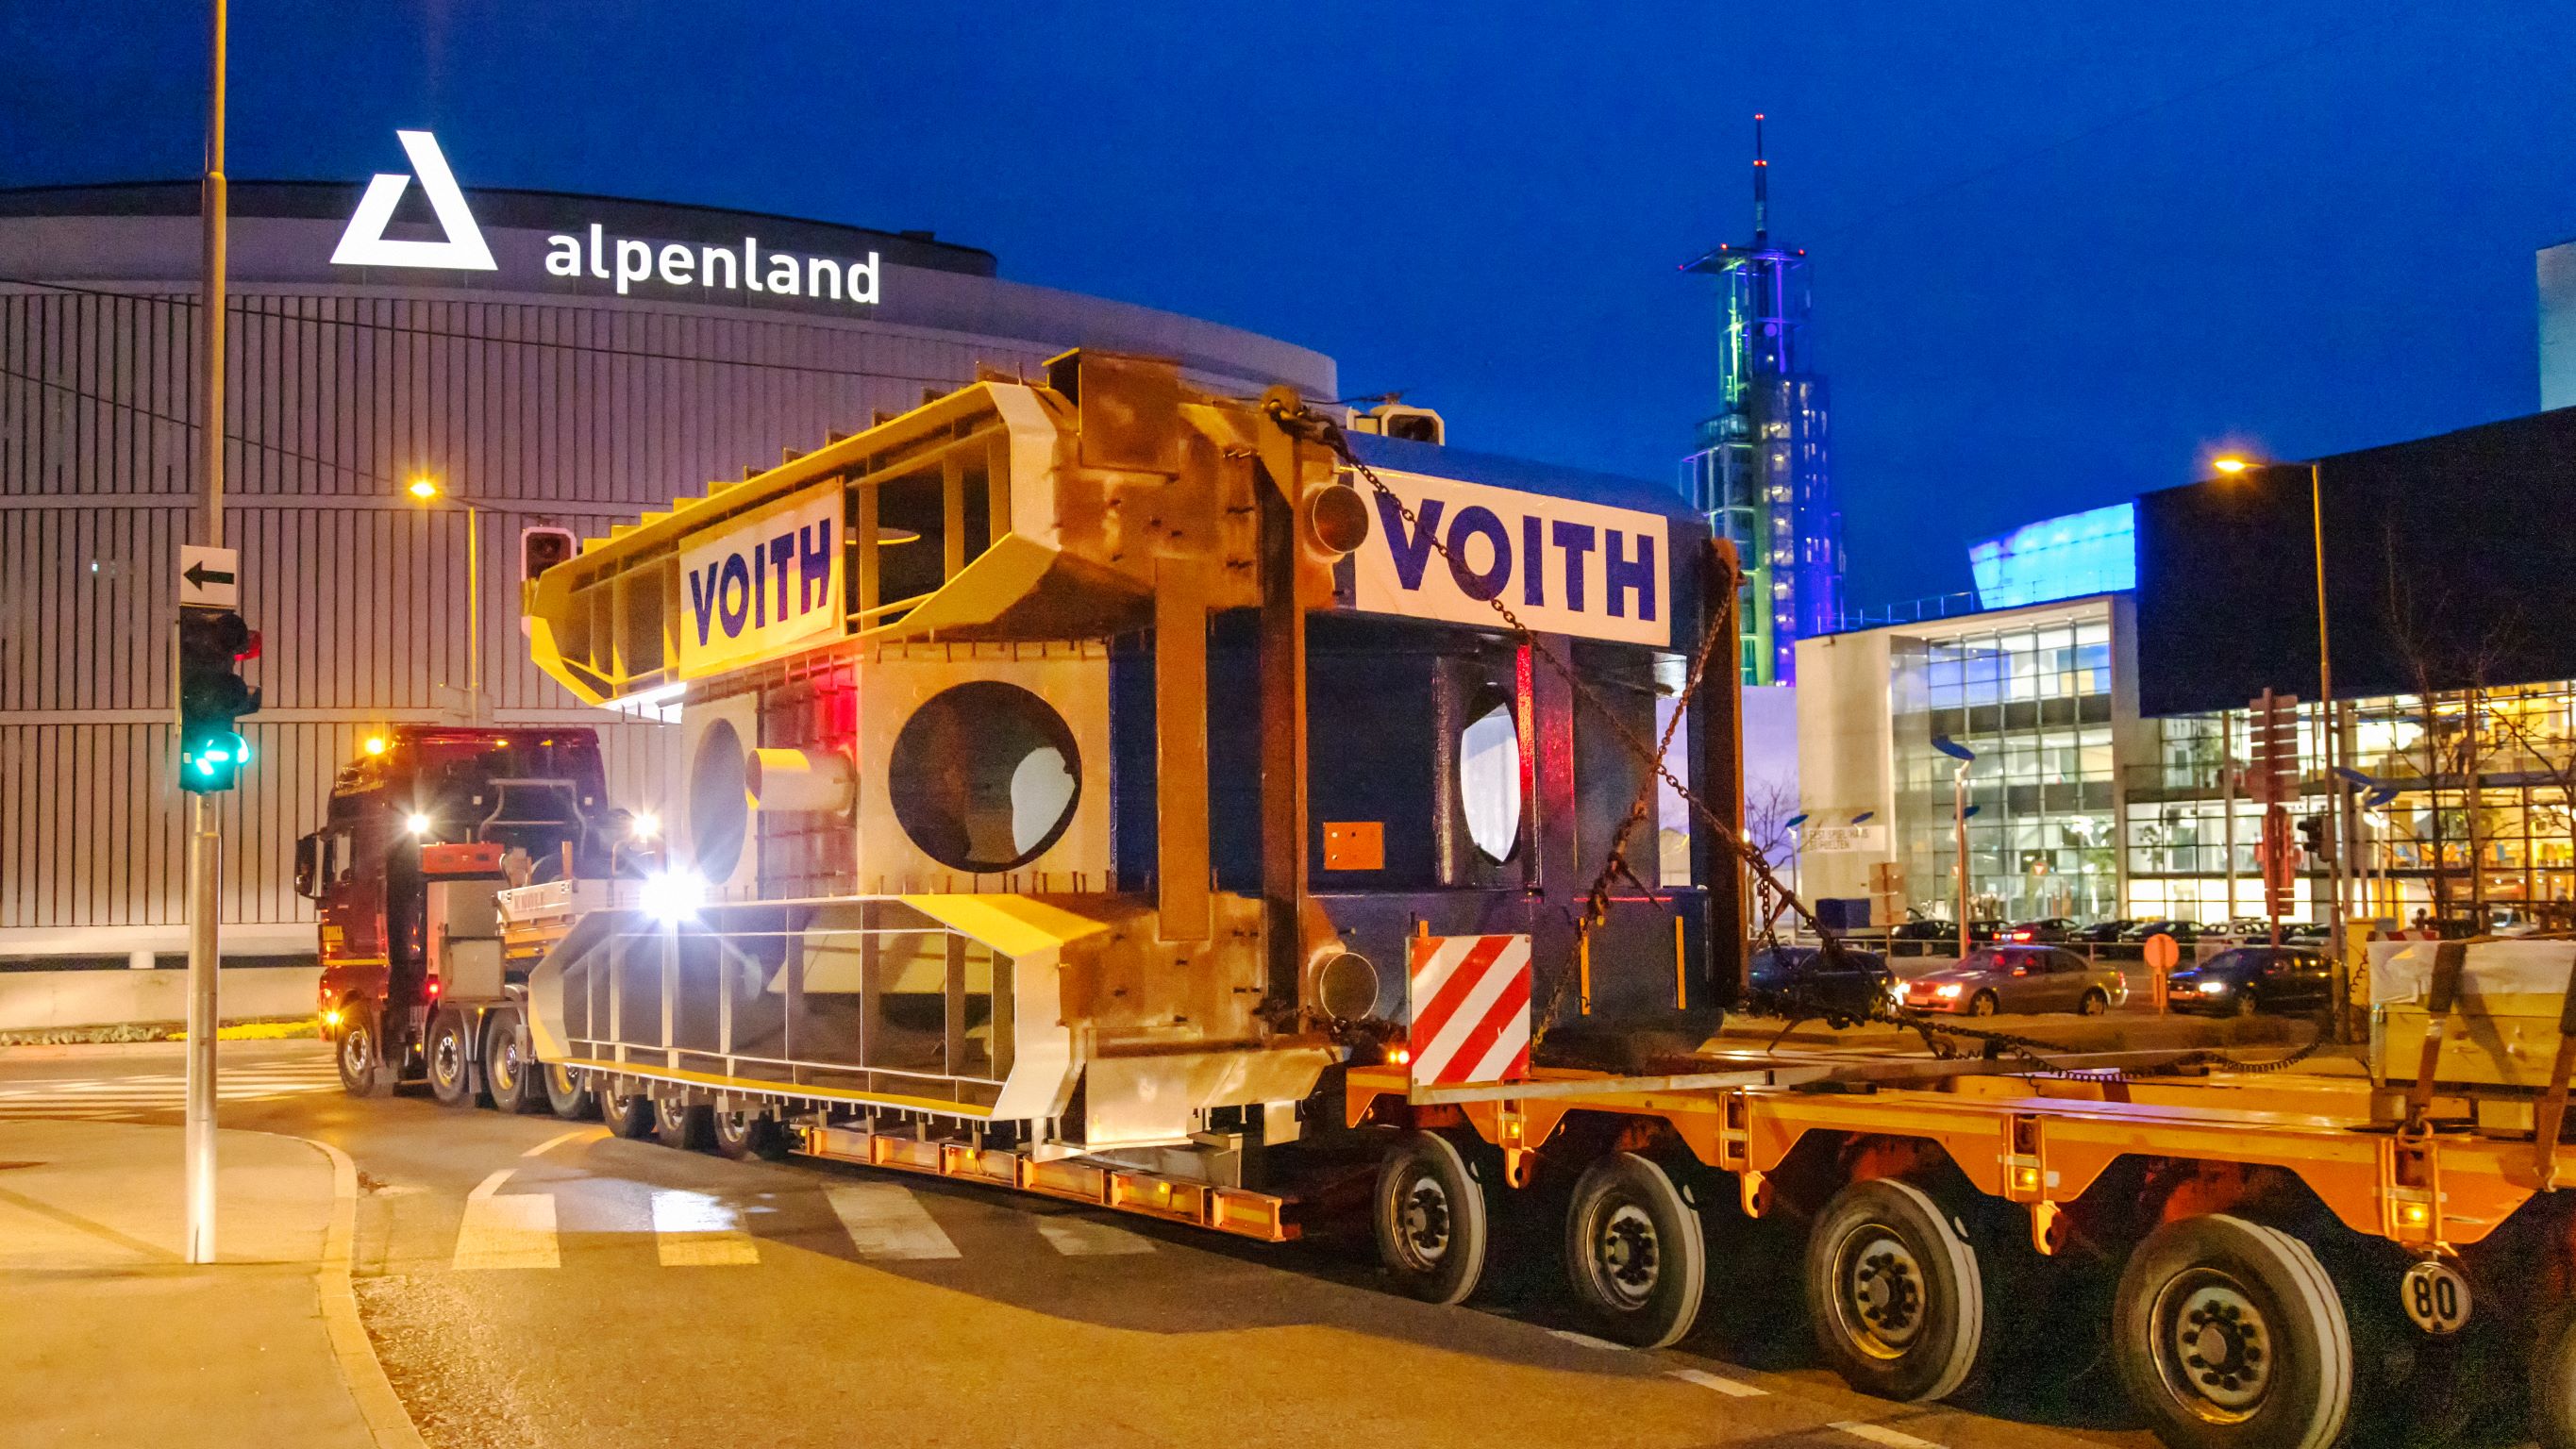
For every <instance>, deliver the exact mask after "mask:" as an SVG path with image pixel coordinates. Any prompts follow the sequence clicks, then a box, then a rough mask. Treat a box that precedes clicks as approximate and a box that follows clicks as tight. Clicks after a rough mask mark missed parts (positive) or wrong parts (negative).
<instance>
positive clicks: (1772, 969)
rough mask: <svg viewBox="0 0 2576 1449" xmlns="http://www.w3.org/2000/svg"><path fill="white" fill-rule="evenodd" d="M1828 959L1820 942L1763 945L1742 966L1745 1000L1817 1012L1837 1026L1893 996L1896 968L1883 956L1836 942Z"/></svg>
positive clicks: (1767, 1007)
mask: <svg viewBox="0 0 2576 1449" xmlns="http://www.w3.org/2000/svg"><path fill="white" fill-rule="evenodd" d="M1834 956H1835V957H1838V958H1839V959H1840V964H1839V965H1837V964H1835V962H1834V961H1832V960H1829V959H1828V958H1827V957H1826V955H1825V951H1824V948H1823V947H1820V946H1765V947H1763V948H1762V949H1761V950H1759V951H1756V952H1754V953H1753V960H1752V962H1751V963H1750V964H1749V967H1748V969H1747V971H1746V973H1745V974H1746V985H1747V987H1748V988H1749V991H1748V993H1747V1001H1746V1004H1747V1005H1748V1006H1751V1007H1752V1008H1753V1009H1754V1010H1755V1011H1760V1012H1770V1013H1775V1014H1779V1015H1783V1016H1821V1017H1823V1018H1825V1020H1826V1021H1827V1022H1829V1023H1832V1024H1835V1025H1842V1024H1846V1023H1849V1022H1853V1021H1858V1020H1861V1019H1862V1018H1864V1017H1866V1016H1868V1015H1869V1014H1870V1013H1872V1012H1874V1011H1876V1010H1877V1009H1878V1008H1879V1007H1881V1006H1884V1005H1886V1004H1887V1003H1889V1002H1891V1001H1893V1000H1894V999H1895V991H1896V973H1895V972H1893V971H1891V970H1889V969H1888V967H1887V958H1885V957H1883V956H1881V955H1879V954H1878V953H1877V952H1876V951H1864V950H1862V949H1861V948H1859V947H1858V946H1840V947H1838V948H1837V949H1836V950H1835V952H1834Z"/></svg>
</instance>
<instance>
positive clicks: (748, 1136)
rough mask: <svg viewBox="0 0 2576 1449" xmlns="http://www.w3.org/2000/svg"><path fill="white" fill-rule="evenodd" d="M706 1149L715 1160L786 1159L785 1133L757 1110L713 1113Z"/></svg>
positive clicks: (774, 1122) (767, 1115)
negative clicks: (728, 1158)
mask: <svg viewBox="0 0 2576 1449" xmlns="http://www.w3.org/2000/svg"><path fill="white" fill-rule="evenodd" d="M707 1136H708V1145H709V1146H711V1147H713V1148H714V1149H715V1150H716V1153H717V1155H718V1156H721V1157H730V1158H732V1159H734V1160H735V1161H736V1162H740V1161H741V1160H743V1159H744V1158H747V1157H782V1156H785V1155H786V1153H785V1148H784V1144H783V1140H782V1139H783V1138H784V1136H785V1133H784V1132H782V1131H781V1130H780V1128H779V1125H778V1122H777V1120H776V1119H775V1118H773V1117H771V1116H770V1115H769V1114H768V1113H767V1112H764V1111H761V1110H760V1109H759V1108H756V1107H751V1108H742V1109H739V1110H726V1109H722V1108H719V1109H717V1110H716V1111H715V1112H713V1113H712V1114H711V1115H710V1117H709V1119H708V1125H707Z"/></svg>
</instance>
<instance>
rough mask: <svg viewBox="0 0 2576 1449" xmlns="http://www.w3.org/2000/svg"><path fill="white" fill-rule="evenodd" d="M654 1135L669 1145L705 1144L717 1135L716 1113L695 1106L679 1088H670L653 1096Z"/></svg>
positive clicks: (664, 1144)
mask: <svg viewBox="0 0 2576 1449" xmlns="http://www.w3.org/2000/svg"><path fill="white" fill-rule="evenodd" d="M653 1135H654V1136H655V1137H657V1138H659V1139H661V1143H662V1145H663V1146H665V1147H679V1148H699V1147H704V1146H706V1145H707V1141H708V1139H709V1138H711V1137H713V1136H714V1135H715V1113H714V1112H713V1111H712V1110H710V1109H708V1108H706V1107H697V1106H691V1105H690V1103H689V1099H688V1098H687V1097H685V1096H682V1095H681V1094H680V1093H679V1092H678V1091H676V1090H674V1091H668V1092H666V1093H664V1094H662V1095H659V1096H656V1097H655V1098H654V1099H653Z"/></svg>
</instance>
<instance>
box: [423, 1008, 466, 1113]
mask: <svg viewBox="0 0 2576 1449" xmlns="http://www.w3.org/2000/svg"><path fill="white" fill-rule="evenodd" d="M468 1035H470V1033H469V1032H467V1031H466V1029H465V1014H464V1013H463V1012H461V1011H454V1010H450V1009H447V1008H441V1009H440V1010H439V1011H438V1013H437V1014H436V1015H434V1016H432V1017H431V1018H430V1019H429V1040H428V1041H427V1042H426V1043H424V1044H423V1046H422V1050H423V1052H424V1053H426V1054H427V1056H428V1058H429V1091H430V1095H431V1096H434V1097H436V1098H437V1099H438V1101H439V1105H441V1106H446V1107H471V1106H473V1105H474V1098H475V1095H476V1093H475V1091H474V1065H473V1063H472V1062H470V1061H469V1060H467V1058H466V1048H465V1039H466V1037H467V1036H468Z"/></svg>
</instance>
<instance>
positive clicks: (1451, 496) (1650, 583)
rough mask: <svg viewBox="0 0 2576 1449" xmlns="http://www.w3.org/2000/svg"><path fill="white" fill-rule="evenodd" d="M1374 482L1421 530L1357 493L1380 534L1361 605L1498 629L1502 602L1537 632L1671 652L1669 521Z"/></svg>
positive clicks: (1363, 554)
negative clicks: (1407, 510) (1498, 606)
mask: <svg viewBox="0 0 2576 1449" xmlns="http://www.w3.org/2000/svg"><path fill="white" fill-rule="evenodd" d="M1378 476H1379V477H1380V478H1382V479H1384V480H1385V481H1386V485H1387V487H1388V488H1390V489H1392V490H1394V492H1395V495H1396V497H1397V498H1400V499H1402V500H1403V501H1404V505H1405V506H1406V507H1407V508H1410V509H1412V510H1413V513H1414V522H1412V523H1407V522H1405V520H1404V517H1403V515H1402V514H1401V513H1399V512H1398V511H1397V510H1396V507H1395V505H1394V503H1393V502H1392V501H1390V500H1389V499H1388V498H1387V497H1386V496H1385V495H1383V494H1380V493H1377V492H1375V491H1374V490H1371V489H1368V488H1366V487H1363V488H1362V490H1361V491H1362V493H1363V494H1364V495H1365V496H1367V497H1368V498H1369V500H1370V502H1371V503H1372V504H1373V505H1374V506H1375V508H1376V512H1377V518H1376V520H1375V521H1376V524H1377V527H1376V529H1375V530H1374V531H1373V532H1372V533H1371V534H1370V537H1369V541H1368V542H1367V543H1365V544H1362V545H1361V546H1360V551H1359V557H1358V560H1357V563H1356V565H1355V567H1354V582H1355V583H1356V584H1357V586H1358V597H1357V599H1356V601H1355V602H1357V604H1358V605H1359V607H1360V608H1363V609H1366V610H1369V611H1370V612H1372V613H1379V614H1405V615H1410V616H1411V617H1413V618H1417V619H1442V620H1447V621H1449V622H1452V623H1458V624H1483V625H1487V626H1489V627H1496V628H1499V627H1502V621H1501V618H1500V617H1499V616H1498V615H1496V614H1495V612H1494V607H1493V605H1492V604H1491V603H1489V602H1487V601H1488V600H1490V599H1494V598H1497V597H1499V598H1500V599H1501V600H1502V602H1504V603H1506V604H1509V605H1510V606H1511V609H1512V612H1513V613H1514V614H1517V615H1519V616H1520V619H1521V621H1522V622H1523V623H1525V624H1527V625H1529V626H1530V627H1531V628H1533V629H1536V630H1538V631H1539V632H1540V633H1542V634H1572V635H1576V636H1579V637H1581V638H1585V639H1612V640H1617V641H1620V642H1622V643H1628V644H1652V645H1656V646H1658V647H1661V648H1670V647H1671V645H1672V588H1671V581H1672V569H1671V563H1672V540H1671V539H1670V538H1669V537H1668V536H1667V535H1668V530H1667V526H1666V520H1665V519H1664V518H1663V516H1662V515H1660V514H1654V513H1640V512H1637V511H1635V510H1633V509H1627V508H1610V507H1606V506H1604V505H1602V504H1598V503H1577V502H1574V501H1572V500H1570V499H1563V498H1551V497H1547V496H1545V495H1543V494H1537V493H1522V492H1518V491H1516V490H1513V489H1510V488H1495V487H1490V486H1488V485H1486V484H1482V483H1463V482H1460V481H1458V480H1457V479H1454V478H1431V477H1425V476H1423V475H1421V474H1418V473H1399V472H1395V471H1393V470H1390V469H1381V470H1379V473H1378ZM1434 540H1437V541H1438V542H1439V543H1440V545H1441V546H1442V547H1443V548H1445V549H1447V551H1448V559H1447V561H1446V562H1443V561H1442V558H1441V550H1440V549H1437V548H1434V547H1432V543H1433V541H1434Z"/></svg>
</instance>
